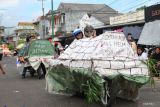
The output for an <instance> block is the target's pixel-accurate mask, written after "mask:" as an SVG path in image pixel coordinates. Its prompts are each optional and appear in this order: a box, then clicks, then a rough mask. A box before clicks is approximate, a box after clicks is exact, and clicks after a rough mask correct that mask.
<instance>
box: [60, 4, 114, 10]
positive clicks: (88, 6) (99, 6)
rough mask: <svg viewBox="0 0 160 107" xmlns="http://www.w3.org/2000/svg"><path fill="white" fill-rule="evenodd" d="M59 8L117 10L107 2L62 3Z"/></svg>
mask: <svg viewBox="0 0 160 107" xmlns="http://www.w3.org/2000/svg"><path fill="white" fill-rule="evenodd" d="M57 10H79V11H95V12H117V11H115V10H114V9H112V8H111V7H109V6H107V5H106V4H80V3H60V5H59V7H58V9H57Z"/></svg>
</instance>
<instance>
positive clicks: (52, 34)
mask: <svg viewBox="0 0 160 107" xmlns="http://www.w3.org/2000/svg"><path fill="white" fill-rule="evenodd" d="M51 14H52V18H51V20H52V38H54V12H53V0H51Z"/></svg>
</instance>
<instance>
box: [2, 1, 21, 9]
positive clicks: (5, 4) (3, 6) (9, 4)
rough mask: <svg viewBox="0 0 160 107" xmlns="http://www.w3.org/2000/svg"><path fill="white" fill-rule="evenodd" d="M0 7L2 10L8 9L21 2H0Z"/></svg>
mask: <svg viewBox="0 0 160 107" xmlns="http://www.w3.org/2000/svg"><path fill="white" fill-rule="evenodd" d="M0 2H1V3H0V7H1V8H7V7H12V6H17V5H18V4H19V2H20V0H0Z"/></svg>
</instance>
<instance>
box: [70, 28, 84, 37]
mask: <svg viewBox="0 0 160 107" xmlns="http://www.w3.org/2000/svg"><path fill="white" fill-rule="evenodd" d="M81 32H82V31H81V29H75V30H74V31H73V33H72V35H73V36H75V37H76V36H77V35H78V34H79V33H81Z"/></svg>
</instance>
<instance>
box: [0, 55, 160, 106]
mask: <svg viewBox="0 0 160 107" xmlns="http://www.w3.org/2000/svg"><path fill="white" fill-rule="evenodd" d="M15 61H16V58H15V57H5V58H3V61H2V63H3V66H4V69H5V71H6V75H2V74H0V107H103V105H102V104H100V103H93V104H88V103H87V102H86V101H85V100H84V99H83V98H80V97H76V96H72V97H67V96H61V95H54V94H49V93H47V92H46V90H45V79H41V80H39V79H38V78H37V77H30V75H29V74H28V75H27V77H26V78H25V79H22V78H21V75H20V72H21V71H22V68H17V67H16V64H15ZM113 107H160V79H156V85H155V88H151V86H150V85H146V86H144V87H143V88H142V89H140V92H139V98H138V100H137V101H135V102H133V101H126V100H122V99H117V100H116V102H115V103H114V104H113Z"/></svg>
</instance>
